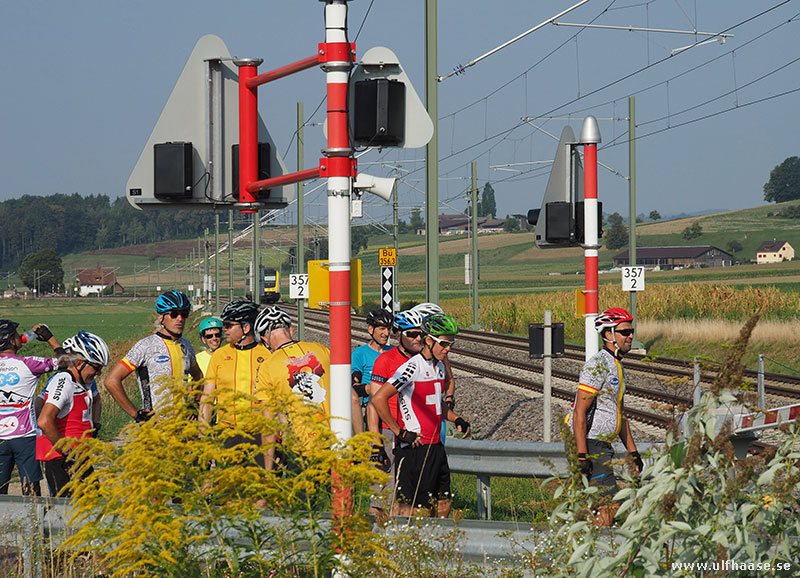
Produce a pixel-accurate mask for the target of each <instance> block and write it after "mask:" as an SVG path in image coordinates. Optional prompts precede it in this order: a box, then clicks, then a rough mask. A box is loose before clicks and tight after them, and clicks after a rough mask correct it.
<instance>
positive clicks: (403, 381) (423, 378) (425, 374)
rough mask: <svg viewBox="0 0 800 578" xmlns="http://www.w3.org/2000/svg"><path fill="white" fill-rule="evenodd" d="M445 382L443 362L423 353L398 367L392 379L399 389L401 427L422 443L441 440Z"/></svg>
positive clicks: (392, 382)
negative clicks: (414, 435) (413, 434)
mask: <svg viewBox="0 0 800 578" xmlns="http://www.w3.org/2000/svg"><path fill="white" fill-rule="evenodd" d="M444 380H445V372H444V363H442V362H441V361H436V360H434V359H425V357H423V355H422V354H421V353H418V354H416V355H415V356H414V357H412V358H411V359H409V360H408V361H406V362H405V363H403V364H402V365H401V366H400V367H398V368H397V370H396V371H395V373H394V375H393V376H392V378H391V379H390V380H389V383H391V384H392V385H393V386H394V388H395V389H396V390H397V397H398V406H399V410H400V412H399V413H400V419H399V420H398V422H399V424H400V427H402V428H405V429H407V430H408V431H413V432H415V433H417V434H418V435H419V439H420V441H421V442H422V443H423V444H438V443H440V441H441V436H440V434H441V427H442V420H443V419H444V417H445V409H444V407H445V406H444ZM407 445H408V444H401V447H405V446H407Z"/></svg>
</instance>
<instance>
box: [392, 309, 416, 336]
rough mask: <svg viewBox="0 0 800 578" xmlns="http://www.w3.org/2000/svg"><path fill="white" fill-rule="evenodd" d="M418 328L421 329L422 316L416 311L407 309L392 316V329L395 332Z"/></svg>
mask: <svg viewBox="0 0 800 578" xmlns="http://www.w3.org/2000/svg"><path fill="white" fill-rule="evenodd" d="M420 327H422V315H420V314H419V313H418V312H416V311H412V310H411V309H409V310H408V311H401V312H400V313H398V314H397V315H395V316H394V325H393V326H392V329H394V330H395V331H405V330H406V329H418V328H420Z"/></svg>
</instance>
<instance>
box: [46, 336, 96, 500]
mask: <svg viewBox="0 0 800 578" xmlns="http://www.w3.org/2000/svg"><path fill="white" fill-rule="evenodd" d="M64 350H65V351H66V353H64V354H63V355H61V356H60V357H59V358H58V368H59V369H60V370H61V371H59V372H58V373H56V374H55V375H53V376H52V377H51V378H50V379H49V380H48V381H47V388H46V391H47V393H46V394H45V403H44V407H43V408H42V412H41V414H40V415H39V421H38V424H39V427H40V428H41V430H42V435H40V436H39V437H38V438H37V440H36V458H37V459H38V460H39V461H43V462H44V469H45V476H46V478H47V485H48V486H49V488H50V495H51V496H56V495H60V496H62V497H70V492H69V491H68V490H64V486H65V485H66V484H67V483H68V482H69V481H70V478H71V472H70V469H71V467H72V464H73V463H74V462H72V460H70V459H69V452H68V451H67V452H66V455H65V453H64V452H65V451H66V450H60V451H59V450H56V449H55V448H54V447H53V446H54V445H55V444H56V443H57V442H58V441H59V440H60V439H61V438H64V437H69V438H78V439H80V438H83V437H87V436H89V435H91V431H92V430H93V429H94V423H93V422H92V401H93V396H92V391H91V386H92V383H94V378H95V377H96V376H97V375H99V374H100V372H101V371H102V370H103V368H104V367H105V366H107V365H108V360H109V352H108V345H106V342H105V341H103V340H102V339H101V338H100V337H98V336H97V335H94V334H92V333H89V332H88V331H79V332H78V334H77V335H75V336H74V337H70V338H69V339H66V340H65V341H64ZM73 447H75V444H73V445H72V446H70V449H71V448H73ZM90 473H91V468H90V469H89V470H87V471H86V472H84V474H83V475H84V477H85V476H87V475H89V474H90Z"/></svg>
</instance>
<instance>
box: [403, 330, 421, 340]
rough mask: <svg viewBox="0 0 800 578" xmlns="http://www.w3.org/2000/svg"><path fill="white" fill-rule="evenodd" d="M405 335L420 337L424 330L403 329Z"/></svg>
mask: <svg viewBox="0 0 800 578" xmlns="http://www.w3.org/2000/svg"><path fill="white" fill-rule="evenodd" d="M403 335H405V336H406V337H408V338H409V339H420V338H421V337H422V331H403Z"/></svg>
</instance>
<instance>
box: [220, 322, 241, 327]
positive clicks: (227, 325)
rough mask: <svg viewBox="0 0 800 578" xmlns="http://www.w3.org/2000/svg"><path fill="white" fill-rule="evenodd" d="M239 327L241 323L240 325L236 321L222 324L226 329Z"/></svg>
mask: <svg viewBox="0 0 800 578" xmlns="http://www.w3.org/2000/svg"><path fill="white" fill-rule="evenodd" d="M237 325H239V323H238V322H236V321H223V322H222V326H223V327H224V328H225V329H231V328H233V327H236V326H237Z"/></svg>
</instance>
